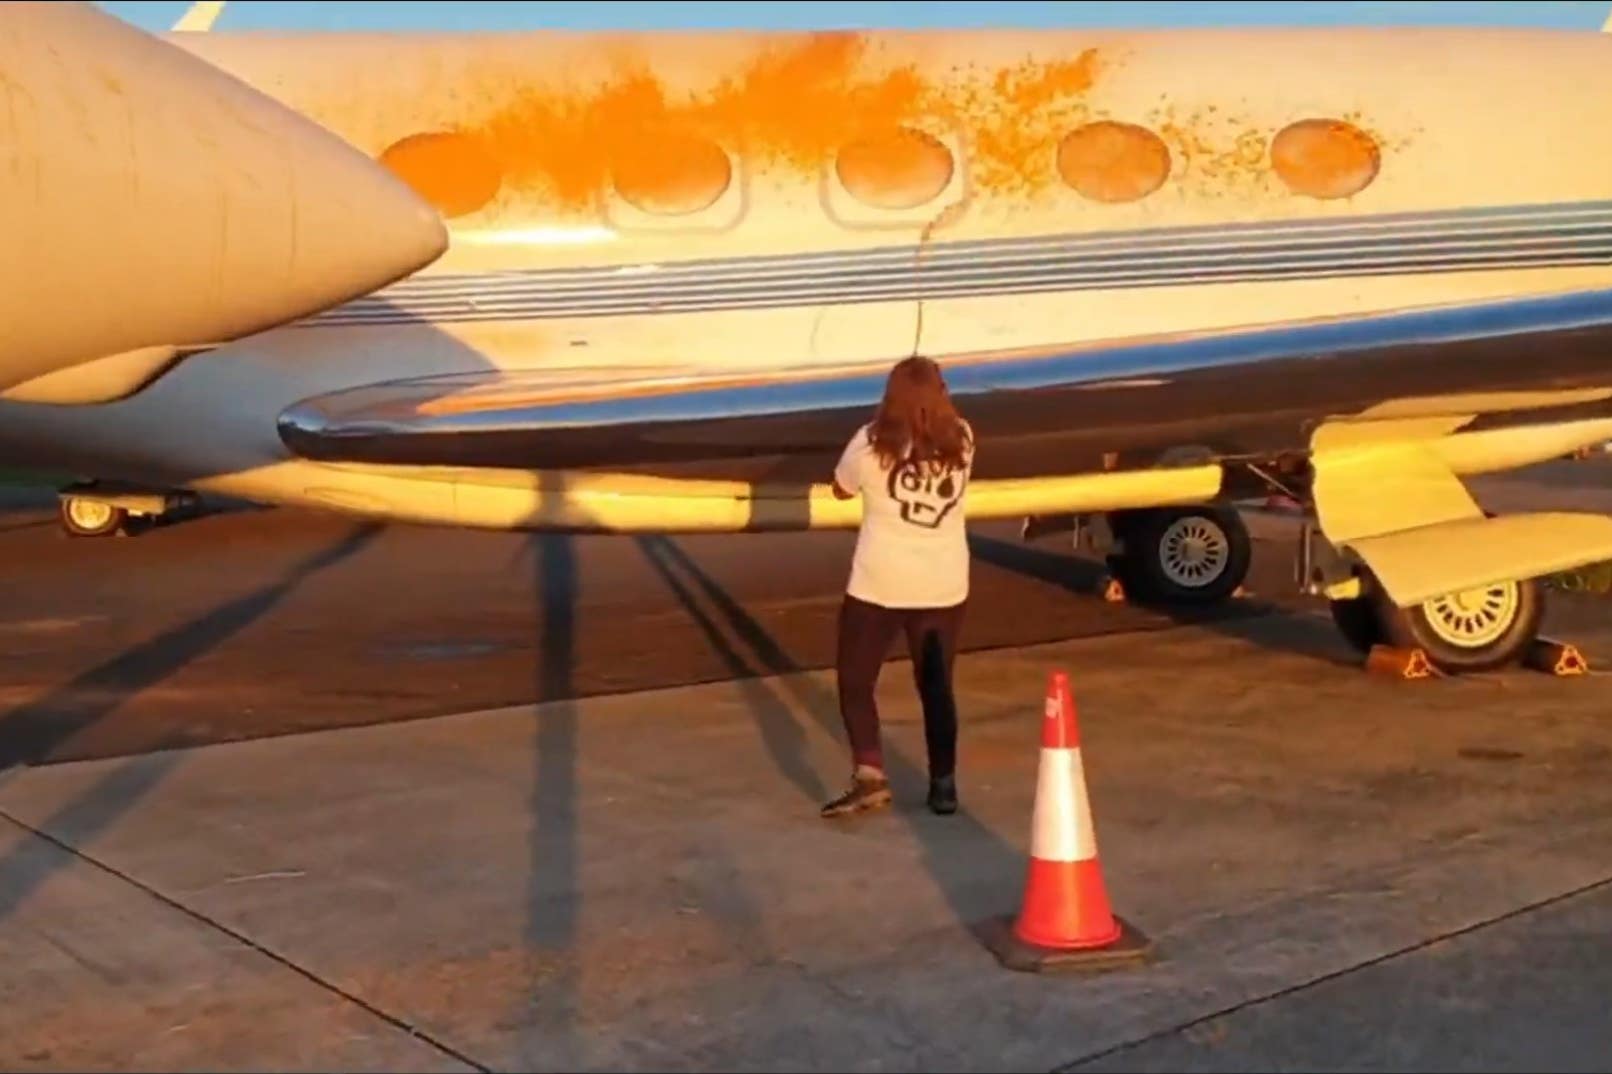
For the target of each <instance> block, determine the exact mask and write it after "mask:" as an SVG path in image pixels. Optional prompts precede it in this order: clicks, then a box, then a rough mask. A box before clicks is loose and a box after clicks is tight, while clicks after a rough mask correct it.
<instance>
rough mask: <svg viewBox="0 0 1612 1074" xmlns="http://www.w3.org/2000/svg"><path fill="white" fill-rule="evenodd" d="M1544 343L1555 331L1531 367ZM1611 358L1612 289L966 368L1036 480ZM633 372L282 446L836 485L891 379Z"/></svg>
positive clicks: (451, 383) (981, 413) (1272, 445)
mask: <svg viewBox="0 0 1612 1074" xmlns="http://www.w3.org/2000/svg"><path fill="white" fill-rule="evenodd" d="M1522 339H1528V340H1531V341H1536V342H1531V343H1530V344H1529V356H1530V357H1529V361H1528V362H1526V363H1522V362H1518V360H1517V355H1518V354H1519V353H1520V351H1519V346H1520V344H1519V342H1518V341H1519V340H1522ZM1541 339H1543V340H1546V341H1547V345H1545V346H1541V345H1540V344H1539V343H1538V342H1537V341H1538V340H1541ZM1549 341H1557V342H1555V343H1551V342H1549ZM1609 347H1612V291H1597V292H1585V293H1576V294H1567V295H1557V296H1547V297H1544V298H1535V299H1528V300H1519V301H1513V302H1505V303H1495V304H1492V305H1485V306H1480V307H1472V306H1456V307H1441V308H1433V309H1423V310H1413V311H1409V312H1404V313H1398V314H1393V315H1387V316H1377V317H1371V318H1363V319H1338V320H1327V321H1317V322H1313V323H1309V324H1298V325H1283V326H1280V327H1255V328H1249V329H1245V330H1241V331H1235V332H1226V333H1220V334H1214V335H1204V336H1192V337H1182V338H1158V339H1152V340H1141V341H1135V340H1128V341H1125V342H1123V343H1120V344H1114V345H1106V346H1105V345H1086V346H1081V347H1075V348H1039V349H1035V350H1027V351H1004V352H995V353H981V354H974V355H961V356H956V357H948V358H947V359H945V362H944V364H945V367H946V376H947V380H948V383H949V384H950V388H951V393H952V396H953V398H954V399H955V400H956V401H957V404H958V406H959V408H960V409H961V410H962V412H963V413H964V414H965V415H966V416H967V417H968V419H969V420H970V422H971V423H972V424H973V425H974V427H975V428H976V429H977V430H978V431H979V434H980V436H981V438H982V440H984V441H985V442H988V443H989V444H991V450H990V452H989V453H988V455H989V457H988V458H986V459H982V462H981V466H982V467H984V470H983V471H982V475H983V476H996V477H1021V476H1030V475H1033V474H1036V473H1044V472H1046V469H1047V466H1048V461H1049V459H1057V460H1059V461H1060V463H1061V464H1062V465H1063V466H1065V467H1067V468H1068V469H1069V470H1071V471H1073V470H1079V469H1094V470H1095V469H1113V468H1115V467H1116V466H1119V467H1124V466H1135V467H1143V466H1152V465H1156V464H1157V463H1158V462H1159V461H1160V459H1159V456H1160V455H1161V453H1163V452H1166V451H1168V450H1170V449H1172V448H1175V449H1179V447H1180V446H1181V445H1182V444H1193V443H1196V444H1199V445H1201V447H1202V449H1203V450H1202V453H1203V454H1204V455H1209V456H1215V457H1226V456H1231V457H1236V456H1239V455H1246V456H1253V455H1260V456H1267V457H1268V456H1270V455H1274V454H1279V453H1282V452H1302V451H1305V450H1308V449H1309V448H1310V447H1311V443H1310V441H1311V435H1312V433H1313V431H1314V430H1315V429H1316V428H1317V427H1318V425H1319V424H1320V423H1323V422H1336V421H1350V420H1356V419H1358V420H1370V419H1371V418H1372V417H1373V415H1374V414H1380V407H1381V406H1382V404H1383V403H1384V401H1385V400H1392V399H1396V398H1404V399H1408V400H1417V403H1416V406H1417V407H1419V408H1420V410H1419V411H1418V413H1420V414H1421V415H1422V416H1429V415H1437V414H1440V413H1443V414H1450V415H1465V414H1482V415H1484V416H1483V417H1481V418H1475V419H1474V420H1480V421H1487V422H1492V421H1495V420H1499V419H1496V418H1494V417H1493V416H1492V415H1490V413H1489V412H1490V411H1491V410H1492V409H1493V403H1494V400H1493V399H1492V398H1490V399H1485V400H1479V401H1476V402H1475V401H1474V400H1473V399H1472V398H1471V396H1472V395H1473V393H1484V394H1485V395H1488V396H1494V395H1495V393H1505V392H1507V391H1523V390H1525V389H1526V390H1529V391H1532V392H1538V391H1539V390H1540V386H1541V385H1542V384H1548V385H1549V386H1550V387H1551V388H1552V390H1553V391H1556V392H1561V391H1568V390H1571V389H1573V388H1584V389H1586V390H1589V391H1590V393H1591V395H1592V396H1594V398H1591V399H1587V400H1586V401H1585V405H1591V406H1594V405H1599V404H1600V399H1601V397H1600V395H1596V394H1595V393H1596V391H1598V389H1599V386H1600V385H1603V384H1604V383H1605V380H1606V370H1605V366H1604V361H1603V360H1602V359H1600V357H1599V355H1603V354H1605V353H1607V350H1608V348H1609ZM619 362H620V364H619V365H615V364H614V363H609V364H607V363H597V364H593V365H591V366H590V367H589V368H588V369H585V370H584V369H577V370H564V369H559V370H555V369H549V370H537V371H529V372H518V373H487V374H476V375H470V376H454V377H426V378H420V379H413V380H402V381H395V382H390V383H383V384H376V385H371V386H367V387H363V388H358V389H351V390H346V391H341V392H336V393H332V394H328V395H323V396H319V397H316V398H312V399H307V400H304V401H302V402H300V403H298V404H297V405H295V406H292V407H291V408H289V409H287V410H286V411H285V412H284V413H283V414H282V415H281V418H280V422H279V425H280V435H281V438H282V440H283V441H284V442H285V444H286V445H287V447H288V448H290V450H291V451H293V452H294V453H295V454H297V455H300V456H302V457H304V458H308V459H313V460H319V461H333V462H364V463H380V464H396V465H421V466H466V467H492V468H498V467H522V468H542V469H550V468H552V469H563V468H587V469H601V470H614V471H638V472H646V473H648V472H657V468H659V469H661V470H665V471H668V472H669V471H671V470H675V471H676V472H680V473H689V472H700V473H702V474H704V475H705V476H715V475H722V474H732V473H737V472H739V471H741V470H742V469H743V466H744V463H745V461H746V460H756V459H767V460H770V461H769V462H768V464H767V465H768V466H769V467H770V469H769V471H768V472H769V473H773V474H783V473H791V474H813V475H820V474H821V473H822V472H823V470H822V466H823V461H824V459H825V458H827V457H829V456H831V455H832V454H833V453H837V452H838V451H839V449H840V448H841V447H842V446H843V445H844V443H845V441H846V439H847V438H848V437H849V436H850V435H851V433H852V432H853V431H854V430H855V429H856V428H857V427H858V426H859V425H860V424H861V423H862V422H863V421H866V420H867V418H868V417H869V416H870V415H871V413H872V411H873V408H874V407H875V406H876V405H877V403H878V401H879V398H880V394H881V392H882V390H883V386H884V378H885V375H886V373H887V372H888V367H889V362H888V361H887V360H881V361H878V362H874V363H867V364H861V365H844V366H837V367H828V368H824V367H814V368H810V369H800V370H794V371H784V372H782V373H769V374H767V375H760V374H746V373H742V372H741V373H711V372H707V371H700V370H696V369H689V368H655V367H646V366H644V365H643V364H642V363H637V364H635V363H633V362H632V360H631V357H630V356H625V355H624V356H620V358H619ZM758 364H760V363H758ZM607 366H609V367H607ZM1430 400H1431V401H1430ZM1441 408H1442V409H1441ZM1502 409H1503V408H1502ZM1120 443H1123V444H1124V445H1125V446H1124V449H1123V450H1122V451H1119V452H1117V453H1116V452H1115V450H1114V449H1115V446H1116V445H1117V444H1120ZM1116 455H1117V457H1115V456H1116Z"/></svg>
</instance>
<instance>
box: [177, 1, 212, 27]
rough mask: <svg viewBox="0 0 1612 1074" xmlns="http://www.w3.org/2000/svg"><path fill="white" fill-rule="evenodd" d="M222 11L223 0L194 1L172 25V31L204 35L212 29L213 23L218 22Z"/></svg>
mask: <svg viewBox="0 0 1612 1074" xmlns="http://www.w3.org/2000/svg"><path fill="white" fill-rule="evenodd" d="M223 10H224V0H196V2H195V3H194V4H191V5H190V7H189V8H188V9H187V10H186V11H185V13H184V14H183V15H181V16H179V21H178V22H176V23H174V31H175V32H176V33H195V34H204V33H206V32H207V31H208V30H211V29H212V28H213V23H215V22H217V21H218V16H219V13H220V12H222V11H223Z"/></svg>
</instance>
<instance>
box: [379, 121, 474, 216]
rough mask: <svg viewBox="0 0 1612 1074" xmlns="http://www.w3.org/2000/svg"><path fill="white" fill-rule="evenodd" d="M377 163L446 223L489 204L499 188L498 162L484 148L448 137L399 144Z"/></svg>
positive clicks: (424, 136) (461, 137) (463, 138)
mask: <svg viewBox="0 0 1612 1074" xmlns="http://www.w3.org/2000/svg"><path fill="white" fill-rule="evenodd" d="M381 163H382V164H384V165H386V166H387V167H388V168H390V169H391V170H392V172H393V173H394V174H395V175H397V177H398V178H400V179H402V180H403V181H404V182H405V183H407V184H408V185H409V186H410V187H412V188H414V190H415V192H416V193H418V194H419V195H420V196H421V197H422V198H424V199H425V200H426V201H428V202H430V203H431V204H432V205H434V206H435V207H436V209H437V211H438V212H440V213H441V214H442V215H443V216H445V217H448V218H450V219H451V218H453V217H456V216H466V215H468V214H470V213H473V212H475V211H476V210H477V209H480V208H481V207H482V206H484V205H486V204H487V203H488V202H490V201H492V200H493V198H495V197H497V196H498V188H499V186H500V185H502V183H503V174H502V171H501V169H500V168H499V165H498V161H497V160H495V159H493V156H492V155H491V154H490V153H488V151H487V149H486V147H485V146H484V145H482V143H481V142H480V141H479V140H478V139H476V138H474V137H472V136H470V135H465V134H460V133H457V132H451V131H450V132H433V133H427V134H414V135H410V136H409V137H407V138H403V139H400V140H399V141H397V142H394V143H393V144H392V145H391V146H390V147H388V148H387V150H386V151H385V152H384V153H382V154H381Z"/></svg>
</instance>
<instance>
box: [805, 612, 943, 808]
mask: <svg viewBox="0 0 1612 1074" xmlns="http://www.w3.org/2000/svg"><path fill="white" fill-rule="evenodd" d="M963 608H964V605H962V604H958V605H955V606H954V607H951V608H916V609H908V608H881V607H879V606H878V605H876V604H869V603H867V602H866V601H861V600H857V599H856V598H855V597H853V596H850V595H847V596H846V597H845V602H844V603H843V604H842V605H841V606H840V638H839V652H838V658H837V670H838V673H839V693H840V716H841V717H842V718H843V719H844V720H845V732H846V735H847V736H848V737H849V738H850V740H851V756H852V759H853V760H854V761H855V762H856V763H857V764H859V765H869V766H871V767H874V768H880V769H882V768H883V767H884V752H883V749H882V747H881V746H880V743H879V710H878V706H877V705H876V704H875V703H874V700H873V688H874V685H875V684H876V683H877V682H878V681H879V668H880V666H881V665H882V664H883V663H884V658H885V656H886V655H887V654H888V652H889V650H890V643H891V641H893V640H894V639H895V635H896V631H898V630H903V629H904V630H905V631H906V635H907V651H908V652H909V653H910V654H911V656H912V674H913V680H914V682H915V683H916V684H917V686H918V696H919V698H920V699H921V700H922V702H923V710H924V745H925V746H926V747H927V748H928V751H929V775H930V777H931V778H935V779H938V778H941V777H944V776H950V775H952V774H953V773H954V772H955V771H956V768H957V705H956V702H955V701H954V700H953V698H952V664H953V661H954V660H955V658H956V655H957V632H958V628H959V627H960V626H961V625H962V622H963Z"/></svg>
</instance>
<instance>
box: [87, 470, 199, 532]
mask: <svg viewBox="0 0 1612 1074" xmlns="http://www.w3.org/2000/svg"><path fill="white" fill-rule="evenodd" d="M57 500H58V516H59V518H60V521H61V525H62V531H63V532H64V533H66V534H67V535H68V536H69V537H109V536H112V535H113V534H118V535H122V534H125V533H128V532H129V531H130V529H131V528H132V527H131V525H130V523H131V522H132V521H134V520H140V521H154V520H156V519H159V518H162V517H163V516H164V515H167V514H169V513H170V512H173V511H177V510H181V509H184V508H189V507H193V506H194V505H195V503H196V498H195V496H194V495H193V494H191V493H188V492H179V493H172V492H148V491H145V490H142V489H134V488H123V487H120V486H114V485H103V484H99V483H96V482H85V483H82V484H77V485H71V486H69V487H68V488H65V489H63V490H62V491H61V492H60V493H59V494H58V496H57Z"/></svg>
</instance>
